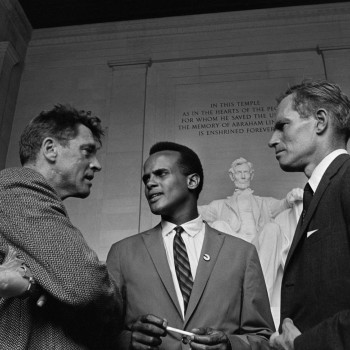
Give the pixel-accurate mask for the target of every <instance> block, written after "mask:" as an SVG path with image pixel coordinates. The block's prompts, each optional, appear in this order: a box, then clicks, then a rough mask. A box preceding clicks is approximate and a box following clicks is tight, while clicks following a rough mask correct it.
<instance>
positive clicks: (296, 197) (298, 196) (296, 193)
mask: <svg viewBox="0 0 350 350" xmlns="http://www.w3.org/2000/svg"><path fill="white" fill-rule="evenodd" d="M303 194H304V190H303V189H301V188H293V189H292V190H291V191H290V192H288V193H287V196H286V200H287V202H288V205H289V206H290V207H292V206H293V205H294V204H295V202H298V201H302V200H303Z"/></svg>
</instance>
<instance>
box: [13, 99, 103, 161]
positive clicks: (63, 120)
mask: <svg viewBox="0 0 350 350" xmlns="http://www.w3.org/2000/svg"><path fill="white" fill-rule="evenodd" d="M80 124H82V125H84V126H86V127H87V128H89V129H90V130H91V132H92V135H93V137H94V138H95V140H96V141H97V142H98V143H99V144H100V145H102V141H101V139H102V136H103V135H104V132H103V130H102V128H101V121H100V119H99V118H98V117H95V116H91V112H90V111H87V112H85V111H83V110H81V111H78V110H77V109H75V108H73V107H71V106H70V105H61V104H58V105H55V106H54V108H53V109H51V110H49V111H42V112H41V113H40V114H39V115H38V116H37V117H35V118H34V119H32V120H31V121H30V123H29V124H28V125H27V126H26V127H25V129H24V131H23V133H22V135H21V139H20V142H19V156H20V161H21V164H22V165H24V164H27V163H29V162H33V161H35V160H36V157H37V155H38V152H39V150H40V148H41V146H42V142H43V141H44V139H45V138H46V137H53V138H55V139H56V140H57V141H58V142H59V143H60V144H61V145H63V146H66V145H67V144H68V141H69V140H71V139H73V138H74V137H75V136H76V135H77V133H78V126H79V125H80Z"/></svg>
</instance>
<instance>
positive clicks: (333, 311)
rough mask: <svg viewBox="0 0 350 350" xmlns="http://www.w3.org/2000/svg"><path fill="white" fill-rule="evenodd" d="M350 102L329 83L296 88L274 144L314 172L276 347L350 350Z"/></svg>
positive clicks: (282, 106) (281, 155) (285, 100)
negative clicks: (348, 151)
mask: <svg viewBox="0 0 350 350" xmlns="http://www.w3.org/2000/svg"><path fill="white" fill-rule="evenodd" d="M349 112H350V101H349V99H348V98H347V97H346V96H345V95H344V94H343V93H342V91H341V90H340V88H339V87H338V86H337V85H335V84H331V83H329V82H326V81H321V82H304V83H302V84H300V85H296V86H294V87H292V88H290V89H289V90H288V91H287V92H286V93H285V95H284V96H283V97H282V99H281V101H280V103H279V106H278V108H277V117H276V123H275V131H274V133H273V135H272V137H271V140H270V142H269V146H270V147H274V148H275V152H276V158H277V160H278V162H279V164H280V166H281V168H282V169H283V170H285V171H302V172H304V173H305V175H306V176H307V178H308V183H307V185H306V186H305V190H304V199H303V203H304V209H303V214H302V215H301V218H300V220H299V223H298V226H297V228H296V232H295V235H294V239H293V242H292V245H291V248H290V251H289V254H288V257H287V261H286V264H285V268H284V275H283V280H282V290H281V320H283V323H282V325H281V327H280V332H281V333H280V334H279V335H277V334H274V335H273V336H272V337H271V340H270V343H271V345H272V346H273V348H274V349H295V350H302V349H308V350H333V349H336V350H340V349H343V350H345V349H346V350H348V349H350V297H349V295H350V244H349V242H350V157H349V155H348V154H347V152H346V145H347V141H348V139H349V135H350V115H349Z"/></svg>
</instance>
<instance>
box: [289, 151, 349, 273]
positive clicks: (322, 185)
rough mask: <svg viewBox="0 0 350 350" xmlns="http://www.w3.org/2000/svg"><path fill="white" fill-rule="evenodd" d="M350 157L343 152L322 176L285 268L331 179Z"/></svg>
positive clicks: (299, 225)
mask: <svg viewBox="0 0 350 350" xmlns="http://www.w3.org/2000/svg"><path fill="white" fill-rule="evenodd" d="M347 159H349V155H347V154H342V155H340V156H338V157H337V158H335V159H334V161H333V162H332V163H331V164H330V166H329V167H328V169H327V170H326V172H325V173H324V175H323V176H322V179H321V182H320V183H319V185H318V186H317V190H316V192H315V194H314V196H313V198H312V201H311V203H310V206H309V208H308V211H307V213H306V215H305V217H304V220H303V223H302V224H301V221H302V220H301V217H300V219H299V221H298V225H297V228H296V230H295V235H294V238H293V242H292V245H291V247H290V250H289V253H288V257H287V260H286V264H285V269H286V268H287V266H288V263H289V261H290V259H291V257H292V256H293V253H294V251H295V248H296V247H297V245H298V243H299V242H300V240H301V238H302V237H303V235H304V234H305V231H306V229H307V227H308V226H309V223H310V221H311V219H312V217H313V214H314V212H315V210H316V208H317V206H318V204H319V202H320V200H321V198H322V196H323V193H324V191H325V190H326V189H327V187H328V186H329V183H330V181H331V178H332V177H333V176H334V175H335V174H337V172H338V171H339V169H340V167H341V166H342V165H343V164H344V162H345V161H346V160H347Z"/></svg>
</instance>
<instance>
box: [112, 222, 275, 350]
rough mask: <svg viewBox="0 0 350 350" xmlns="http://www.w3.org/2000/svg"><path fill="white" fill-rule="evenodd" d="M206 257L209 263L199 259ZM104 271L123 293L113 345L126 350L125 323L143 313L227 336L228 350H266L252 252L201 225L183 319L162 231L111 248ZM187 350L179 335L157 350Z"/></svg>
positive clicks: (265, 315) (261, 293)
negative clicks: (202, 233) (121, 321)
mask: <svg viewBox="0 0 350 350" xmlns="http://www.w3.org/2000/svg"><path fill="white" fill-rule="evenodd" d="M203 254H209V255H210V260H209V261H206V260H204V259H203V258H202V256H203ZM107 266H108V268H109V270H110V272H111V273H112V275H113V276H114V277H115V278H116V279H117V280H118V282H119V285H120V287H121V288H122V294H123V299H124V302H125V304H124V307H125V310H124V311H125V324H126V325H125V330H124V332H123V334H122V336H121V339H120V343H119V346H118V349H119V350H124V349H125V350H126V349H128V346H129V343H130V331H129V328H128V325H129V323H130V322H133V321H135V320H136V318H137V317H138V316H140V315H143V314H148V313H151V314H154V315H157V316H160V317H164V318H166V319H167V320H168V323H169V326H172V327H176V328H180V329H184V330H191V329H192V328H196V327H212V328H215V329H219V330H222V331H225V332H226V333H227V334H229V335H230V341H231V343H232V349H260V348H268V347H267V343H266V339H267V338H268V337H269V336H270V334H271V330H272V329H273V328H274V325H273V321H272V317H271V313H270V306H269V301H268V297H267V292H266V287H265V283H264V279H263V275H262V271H261V267H260V263H259V259H258V255H257V253H256V250H255V247H254V246H253V245H251V244H250V243H247V242H245V241H243V240H241V239H239V238H236V237H232V236H229V235H226V234H224V233H221V232H219V231H216V230H214V229H212V228H210V227H209V226H208V225H206V232H205V238H204V242H203V248H202V253H201V259H200V261H199V263H198V268H197V273H196V277H195V281H194V286H193V289H192V294H191V298H190V300H189V304H188V308H187V311H186V315H185V320H183V319H182V316H181V311H180V306H179V303H178V299H177V296H176V292H175V287H174V284H173V280H172V276H171V272H170V268H169V264H168V261H167V257H166V251H165V248H164V243H163V238H162V233H161V226H160V225H158V226H156V227H155V228H153V229H151V230H149V231H146V232H143V233H141V234H137V235H135V236H132V237H129V238H126V239H124V240H122V241H120V242H117V243H115V244H114V245H113V246H112V247H111V250H110V252H109V254H108V258H107ZM181 348H182V349H188V348H189V347H188V345H184V344H183V343H182V342H181V336H180V335H178V334H174V333H170V332H169V334H168V335H167V336H166V337H165V338H163V343H162V345H161V347H160V349H162V350H179V349H181Z"/></svg>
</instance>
